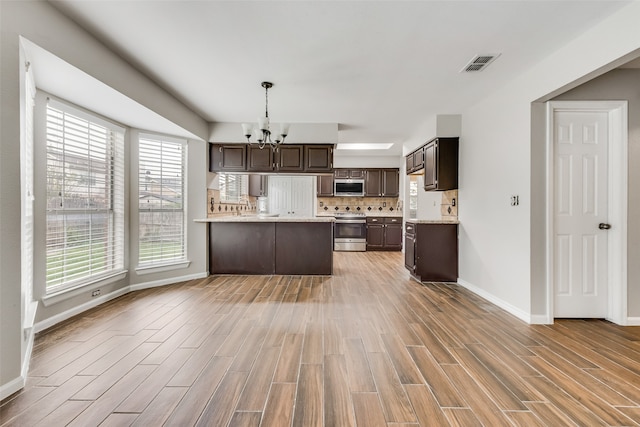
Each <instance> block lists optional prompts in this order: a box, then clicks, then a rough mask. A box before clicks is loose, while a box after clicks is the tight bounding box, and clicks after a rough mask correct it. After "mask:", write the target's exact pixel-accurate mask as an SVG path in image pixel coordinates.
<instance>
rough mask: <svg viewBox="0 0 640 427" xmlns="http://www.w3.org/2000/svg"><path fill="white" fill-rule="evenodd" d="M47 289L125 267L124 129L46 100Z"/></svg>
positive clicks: (97, 277)
mask: <svg viewBox="0 0 640 427" xmlns="http://www.w3.org/2000/svg"><path fill="white" fill-rule="evenodd" d="M46 134H47V171H46V176H47V220H46V227H47V231H46V258H47V266H46V288H47V293H53V292H57V291H59V290H62V289H65V288H69V287H75V286H79V285H82V284H84V283H88V282H92V281H94V280H98V279H99V278H100V277H104V276H107V275H110V274H113V273H115V272H117V271H120V270H123V268H124V262H123V258H124V129H122V128H119V127H117V126H116V125H113V124H109V123H108V122H106V121H104V120H103V119H100V118H98V117H94V116H92V115H91V114H89V113H86V112H84V111H80V110H77V109H74V108H73V107H71V106H68V105H66V104H63V103H61V102H57V101H54V100H50V101H49V102H48V105H47V129H46Z"/></svg>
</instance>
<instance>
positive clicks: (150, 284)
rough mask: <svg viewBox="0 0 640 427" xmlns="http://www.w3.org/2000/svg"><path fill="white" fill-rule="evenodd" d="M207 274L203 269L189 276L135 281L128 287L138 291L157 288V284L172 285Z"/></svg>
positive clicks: (202, 277)
mask: <svg viewBox="0 0 640 427" xmlns="http://www.w3.org/2000/svg"><path fill="white" fill-rule="evenodd" d="M208 276H209V273H208V272H206V271H205V272H204V273H195V274H191V275H189V276H182V277H171V278H169V279H161V280H154V281H152V282H144V283H137V284H135V285H129V289H130V290H131V291H140V290H142V289H149V288H157V287H158V286H165V285H172V284H174V283H179V282H187V281H189V280H197V279H204V278H205V277H208Z"/></svg>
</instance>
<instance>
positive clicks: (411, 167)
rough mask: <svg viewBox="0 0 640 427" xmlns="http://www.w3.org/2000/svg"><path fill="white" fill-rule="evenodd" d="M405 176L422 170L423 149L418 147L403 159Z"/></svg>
mask: <svg viewBox="0 0 640 427" xmlns="http://www.w3.org/2000/svg"><path fill="white" fill-rule="evenodd" d="M405 161H406V166H407V167H406V169H407V174H410V173H413V172H416V171H419V170H421V169H423V168H424V147H420V148H419V149H417V150H416V151H414V152H413V153H411V154H408V155H407V156H406V157H405Z"/></svg>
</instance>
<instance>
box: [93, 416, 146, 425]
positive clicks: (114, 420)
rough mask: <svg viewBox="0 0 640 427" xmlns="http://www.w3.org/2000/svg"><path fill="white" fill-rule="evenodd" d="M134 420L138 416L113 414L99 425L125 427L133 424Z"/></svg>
mask: <svg viewBox="0 0 640 427" xmlns="http://www.w3.org/2000/svg"><path fill="white" fill-rule="evenodd" d="M136 418H138V414H121V413H113V414H111V415H109V416H108V417H107V419H106V420H104V421H103V422H102V423H101V424H100V427H126V426H130V425H131V424H133V423H134V422H135V421H136Z"/></svg>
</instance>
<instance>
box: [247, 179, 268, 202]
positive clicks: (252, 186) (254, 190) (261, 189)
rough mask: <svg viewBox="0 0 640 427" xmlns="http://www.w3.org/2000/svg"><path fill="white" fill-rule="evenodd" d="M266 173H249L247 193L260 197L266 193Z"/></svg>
mask: <svg viewBox="0 0 640 427" xmlns="http://www.w3.org/2000/svg"><path fill="white" fill-rule="evenodd" d="M267 179H268V178H267V176H266V175H258V174H249V195H250V196H253V197H261V196H266V195H267V188H268V181H267Z"/></svg>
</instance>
